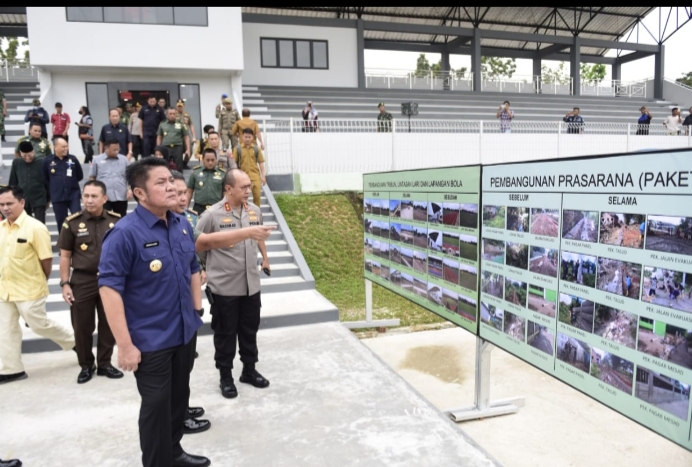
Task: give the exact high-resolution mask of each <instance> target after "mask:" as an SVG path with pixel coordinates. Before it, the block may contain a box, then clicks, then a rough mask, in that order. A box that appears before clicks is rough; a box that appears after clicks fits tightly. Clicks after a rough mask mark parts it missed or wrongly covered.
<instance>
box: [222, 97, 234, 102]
mask: <svg viewBox="0 0 692 467" xmlns="http://www.w3.org/2000/svg"><path fill="white" fill-rule="evenodd" d="M223 101H224V103H226V104H232V103H233V99H231V98H230V97H226V98H225V99H224V100H223Z"/></svg>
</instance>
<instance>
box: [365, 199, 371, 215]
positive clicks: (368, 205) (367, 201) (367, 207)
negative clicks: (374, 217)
mask: <svg viewBox="0 0 692 467" xmlns="http://www.w3.org/2000/svg"><path fill="white" fill-rule="evenodd" d="M363 213H364V214H372V200H371V199H369V198H365V199H363Z"/></svg>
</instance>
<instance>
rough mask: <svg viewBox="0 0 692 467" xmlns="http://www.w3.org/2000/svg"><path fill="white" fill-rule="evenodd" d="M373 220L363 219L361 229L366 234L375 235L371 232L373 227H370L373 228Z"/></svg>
mask: <svg viewBox="0 0 692 467" xmlns="http://www.w3.org/2000/svg"><path fill="white" fill-rule="evenodd" d="M373 222H374V221H372V220H371V219H363V231H364V232H365V233H366V234H370V235H375V232H373V229H372V228H373V225H372V223H373Z"/></svg>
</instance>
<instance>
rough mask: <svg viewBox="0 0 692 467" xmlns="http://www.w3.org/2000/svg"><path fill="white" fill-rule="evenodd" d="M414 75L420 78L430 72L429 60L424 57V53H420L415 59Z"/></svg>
mask: <svg viewBox="0 0 692 467" xmlns="http://www.w3.org/2000/svg"><path fill="white" fill-rule="evenodd" d="M415 73H416V76H417V77H419V78H421V77H424V76H427V75H428V74H429V73H430V62H429V61H428V59H427V58H426V57H425V54H420V55H419V56H418V60H416V72H415Z"/></svg>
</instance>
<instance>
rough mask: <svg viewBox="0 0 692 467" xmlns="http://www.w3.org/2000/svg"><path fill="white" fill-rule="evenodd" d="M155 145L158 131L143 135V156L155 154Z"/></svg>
mask: <svg viewBox="0 0 692 467" xmlns="http://www.w3.org/2000/svg"><path fill="white" fill-rule="evenodd" d="M155 147H156V133H154V134H152V135H144V136H142V157H149V156H153V155H154V148H155Z"/></svg>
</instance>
